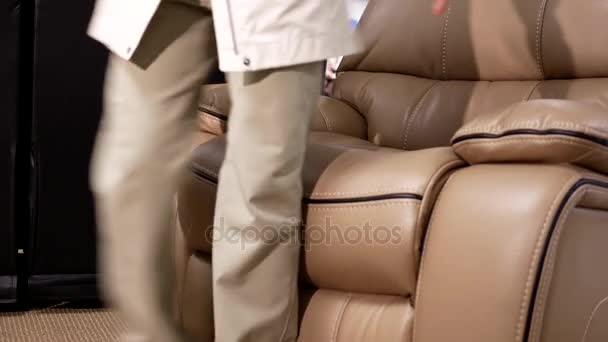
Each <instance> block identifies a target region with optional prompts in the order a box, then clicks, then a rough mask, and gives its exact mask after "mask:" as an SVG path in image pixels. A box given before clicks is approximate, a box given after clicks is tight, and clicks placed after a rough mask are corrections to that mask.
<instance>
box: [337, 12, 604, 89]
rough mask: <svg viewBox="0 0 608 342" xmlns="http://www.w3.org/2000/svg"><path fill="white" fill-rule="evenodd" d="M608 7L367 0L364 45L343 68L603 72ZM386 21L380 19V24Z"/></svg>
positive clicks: (458, 76)
mask: <svg viewBox="0 0 608 342" xmlns="http://www.w3.org/2000/svg"><path fill="white" fill-rule="evenodd" d="M607 16H608V6H606V3H605V2H604V1H597V0H576V1H572V0H550V1H548V0H492V1H488V0H451V1H450V6H449V8H448V10H447V12H446V13H445V15H443V16H442V17H435V16H433V15H432V14H431V11H430V1H429V0H370V2H369V5H368V8H367V10H366V12H365V14H364V15H363V17H362V18H361V22H360V24H359V25H360V26H359V31H360V33H361V34H362V37H363V39H364V43H365V46H366V49H365V51H364V52H363V53H361V54H359V55H356V56H351V57H347V58H345V60H344V61H343V62H342V65H341V70H343V71H347V70H348V71H354V70H356V71H372V72H388V73H398V74H406V75H413V76H419V77H424V78H431V79H441V80H487V81H499V80H501V81H503V80H538V79H550V78H584V77H606V76H608V64H607V63H606V62H605V61H606V60H608V45H606V41H608V30H605V21H606V18H607ZM383 23H386V24H383Z"/></svg>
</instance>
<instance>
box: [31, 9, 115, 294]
mask: <svg viewBox="0 0 608 342" xmlns="http://www.w3.org/2000/svg"><path fill="white" fill-rule="evenodd" d="M35 4H36V6H35V44H34V82H33V97H34V101H33V116H32V118H33V119H32V120H33V122H32V143H33V145H32V154H33V161H34V164H33V170H32V175H33V178H32V198H33V200H32V202H33V208H34V210H33V215H32V217H33V220H32V227H31V232H30V246H29V248H28V255H29V280H28V284H29V295H30V296H31V297H32V298H33V299H39V298H87V297H92V296H95V295H96V293H95V277H94V274H95V273H96V270H95V266H96V259H95V256H96V250H95V245H96V243H95V240H96V229H95V220H94V208H93V199H92V195H91V193H90V191H89V182H88V175H89V161H90V157H91V151H92V147H93V142H94V139H95V134H96V129H97V124H98V120H99V117H100V113H101V105H102V104H101V97H102V83H103V75H104V72H105V64H106V51H105V49H104V48H103V47H102V46H101V45H100V44H98V43H96V42H95V41H93V40H92V39H90V38H88V37H87V36H86V27H87V24H88V21H89V18H90V15H91V12H92V9H93V4H94V1H93V0H62V1H56V0H36V3H35Z"/></svg>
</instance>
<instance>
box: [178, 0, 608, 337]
mask: <svg viewBox="0 0 608 342" xmlns="http://www.w3.org/2000/svg"><path fill="white" fill-rule="evenodd" d="M607 20H608V7H607V6H605V4H604V3H603V2H601V1H595V0H577V1H568V0H552V1H530V0H492V1H487V0H455V1H451V6H450V8H449V10H448V11H447V13H446V14H445V15H444V16H443V17H433V16H432V15H431V14H430V10H429V1H427V0H371V1H370V3H369V6H368V8H367V10H366V12H365V14H364V15H363V18H362V20H361V23H360V26H359V28H358V30H359V33H360V34H361V36H362V39H363V40H364V43H365V50H364V52H362V53H361V54H359V55H356V56H351V57H347V58H345V59H344V61H343V62H342V64H341V67H340V72H339V75H338V78H337V80H336V83H335V86H334V90H333V94H332V96H331V97H322V98H321V99H320V101H319V107H318V112H317V113H316V115H315V117H314V120H313V125H312V126H313V128H312V132H311V134H310V142H309V146H308V152H307V157H306V163H305V168H304V171H303V182H304V188H305V198H304V199H303V203H304V209H303V210H304V219H305V224H304V226H303V227H302V229H303V232H304V233H303V236H304V248H303V252H302V262H301V274H302V280H301V285H300V310H301V323H300V336H299V340H300V341H302V342H308V341H314V342H322V341H370V342H371V341H415V342H444V341H454V342H490V341H491V342H503V341H505V342H506V341H527V342H536V341H543V342H544V341H546V342H566V341H584V342H603V341H607V340H608V269H607V268H606V266H605V265H606V260H608V248H606V246H608V102H607V101H608V63H606V61H608V48H607V45H606V42H607V41H608V30H605V29H604V28H605V22H606V21H607ZM229 110H230V99H229V95H228V92H227V90H226V87H225V86H222V85H214V86H208V87H205V88H204V89H203V91H202V96H201V110H200V129H201V133H200V135H199V136H198V138H197V141H196V142H195V144H194V145H195V146H194V148H193V152H192V162H191V165H190V171H191V172H189V178H188V180H187V182H186V183H185V184H184V186H183V188H181V190H180V192H179V194H178V196H177V223H178V224H177V229H176V234H175V237H176V238H175V247H176V264H177V266H178V278H177V287H176V316H177V319H178V321H179V322H180V324H182V325H183V326H184V327H185V328H186V329H187V330H188V331H189V332H190V334H191V335H193V336H194V337H195V340H196V341H212V340H213V318H212V317H211V316H210V313H211V312H212V293H211V267H210V265H211V264H210V260H211V254H210V252H211V239H210V237H211V235H210V234H211V231H210V229H209V227H210V226H211V224H212V217H213V208H214V200H215V191H216V184H217V174H218V170H219V168H220V166H221V162H222V158H223V153H224V149H225V139H224V137H223V136H222V135H223V133H224V132H225V130H226V129H227V128H228V129H229V118H228V113H229ZM227 121H228V124H227ZM277 129H280V128H277Z"/></svg>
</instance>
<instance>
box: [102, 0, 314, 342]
mask: <svg viewBox="0 0 608 342" xmlns="http://www.w3.org/2000/svg"><path fill="white" fill-rule="evenodd" d="M215 56H216V53H215V43H214V40H213V25H212V17H211V14H210V12H209V11H208V10H206V9H204V8H201V7H198V6H192V5H189V4H184V3H177V2H165V3H163V4H162V5H161V8H160V10H159V11H158V13H157V15H156V17H155V18H154V20H153V22H152V24H151V25H150V27H149V29H148V31H147V32H146V35H145V37H144V39H143V41H142V43H141V45H140V48H139V49H138V51H137V52H136V55H135V57H134V62H136V63H137V64H139V65H141V66H149V67H148V68H147V69H146V70H143V69H141V68H139V67H138V66H136V65H134V64H133V63H131V62H127V61H124V60H122V59H120V58H118V57H115V56H114V57H111V60H110V65H109V68H108V72H107V79H106V90H105V114H104V117H103V120H102V123H101V127H100V130H99V136H98V141H97V145H96V150H95V154H94V158H93V171H92V186H93V190H94V193H95V195H96V200H97V212H98V221H99V225H100V234H99V239H100V260H101V264H100V267H101V271H102V274H103V277H102V286H103V289H104V291H105V294H106V296H107V298H108V300H109V301H110V303H111V304H112V305H113V306H114V307H115V308H116V309H117V310H118V311H119V312H121V313H122V314H123V316H124V317H125V319H126V320H127V322H128V324H129V325H130V327H131V329H133V330H134V331H137V332H140V333H143V334H144V335H145V338H144V339H143V340H144V341H154V342H173V341H186V340H187V338H186V337H185V336H184V335H183V333H182V332H181V331H179V329H178V327H177V326H176V325H175V324H174V323H173V320H172V315H171V298H172V293H171V292H172V285H173V272H174V270H173V263H172V260H173V258H172V255H171V248H170V247H171V235H172V230H173V229H174V225H173V222H172V201H173V198H174V194H175V191H176V189H177V187H178V185H179V182H180V179H181V175H182V174H183V172H184V165H185V163H186V161H187V159H188V155H189V147H190V145H191V142H192V139H193V132H194V129H195V127H196V123H195V121H194V120H195V111H196V106H197V100H198V99H197V95H198V93H199V88H200V87H201V85H202V84H203V83H204V80H205V76H206V75H207V74H208V72H209V70H210V68H211V66H212V65H213V64H214V62H215V58H216V57H215ZM152 61H153V63H152ZM229 82H230V89H231V95H232V98H233V111H232V113H231V116H230V122H229V127H228V130H229V132H228V141H229V144H228V149H227V155H226V161H225V163H224V166H223V167H222V169H221V172H220V184H219V190H218V201H217V208H216V224H217V226H216V233H217V235H216V237H217V240H216V241H215V242H214V246H213V284H214V285H213V293H214V313H211V312H209V313H208V314H209V315H213V314H214V315H215V317H214V318H215V333H216V341H221V342H233V341H264V342H266V341H293V340H295V338H296V335H297V314H296V312H297V296H296V281H297V274H298V270H297V267H298V256H299V246H298V244H297V243H296V242H297V241H294V239H293V237H294V235H293V230H294V229H295V228H297V226H298V223H299V221H300V203H301V202H300V201H301V196H302V185H301V180H300V179H301V178H300V172H301V168H302V163H303V155H304V149H305V142H306V137H307V132H308V129H309V121H310V116H311V113H312V111H313V106H314V105H315V104H316V99H317V96H318V95H319V93H320V87H321V63H311V64H306V65H299V66H294V67H289V68H284V69H272V70H265V71H256V72H250V73H234V74H230V75H229ZM252 227H253V228H255V229H253V230H252V229H251V228H252ZM246 228H247V229H246ZM252 232H253V234H252ZM245 233H247V234H245ZM245 235H246V236H245ZM203 321H204V320H203V319H201V322H203ZM201 324H202V323H201Z"/></svg>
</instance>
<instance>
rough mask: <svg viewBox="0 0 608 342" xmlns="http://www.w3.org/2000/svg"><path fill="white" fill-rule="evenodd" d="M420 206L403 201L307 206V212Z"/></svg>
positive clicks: (414, 202)
mask: <svg viewBox="0 0 608 342" xmlns="http://www.w3.org/2000/svg"><path fill="white" fill-rule="evenodd" d="M417 205H420V201H419V200H415V199H403V200H400V201H394V200H393V201H392V202H384V203H376V204H359V205H341V206H339V205H333V204H329V205H328V204H309V205H308V206H309V208H308V210H309V211H343V210H352V209H372V208H379V207H399V206H403V207H405V206H417Z"/></svg>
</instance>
